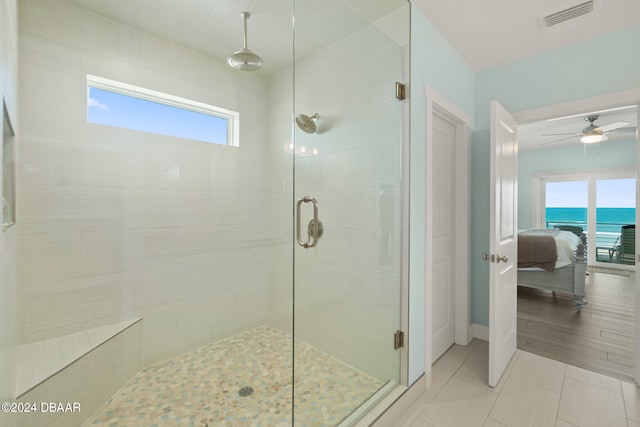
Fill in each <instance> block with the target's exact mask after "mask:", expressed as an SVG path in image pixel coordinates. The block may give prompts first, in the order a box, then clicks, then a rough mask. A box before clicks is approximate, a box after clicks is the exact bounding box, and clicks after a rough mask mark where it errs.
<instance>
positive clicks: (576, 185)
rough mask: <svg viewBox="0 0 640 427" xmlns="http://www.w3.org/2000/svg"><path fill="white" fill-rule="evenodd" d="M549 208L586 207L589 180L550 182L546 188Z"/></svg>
mask: <svg viewBox="0 0 640 427" xmlns="http://www.w3.org/2000/svg"><path fill="white" fill-rule="evenodd" d="M545 193H546V194H545V195H546V199H547V200H546V207H548V208H586V207H587V200H588V197H589V192H588V183H587V181H561V182H548V183H547V185H546V188H545Z"/></svg>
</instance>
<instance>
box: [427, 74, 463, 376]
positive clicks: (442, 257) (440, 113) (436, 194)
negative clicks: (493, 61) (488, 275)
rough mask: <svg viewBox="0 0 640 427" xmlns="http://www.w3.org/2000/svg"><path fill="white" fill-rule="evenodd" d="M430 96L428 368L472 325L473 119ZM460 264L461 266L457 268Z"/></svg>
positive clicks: (439, 97)
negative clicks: (471, 213)
mask: <svg viewBox="0 0 640 427" xmlns="http://www.w3.org/2000/svg"><path fill="white" fill-rule="evenodd" d="M425 97H426V124H427V127H426V160H425V174H426V182H425V187H426V201H427V205H426V209H425V216H426V236H425V242H426V248H425V249H426V251H425V252H426V253H425V255H426V256H425V277H426V296H427V297H426V312H427V313H428V314H427V318H426V319H425V320H426V330H427V331H428V333H427V339H426V366H425V372H427V373H428V372H430V371H431V365H432V364H433V363H434V362H435V361H436V360H437V359H438V358H439V357H440V356H441V355H442V354H443V353H444V352H445V351H446V350H447V349H448V348H449V347H450V346H451V345H453V344H454V343H455V344H460V345H467V344H468V343H469V341H470V340H471V338H472V333H471V327H470V323H469V305H470V304H469V228H470V225H469V222H470V215H469V140H470V136H469V124H470V122H471V119H470V117H469V116H468V115H467V114H466V113H465V112H463V111H462V110H460V109H459V108H458V107H456V106H455V105H454V104H453V103H452V102H450V101H449V100H448V99H446V98H445V97H444V96H442V95H440V94H439V93H438V92H437V91H435V90H434V89H432V88H431V87H429V86H428V85H427V86H425ZM454 266H455V268H454Z"/></svg>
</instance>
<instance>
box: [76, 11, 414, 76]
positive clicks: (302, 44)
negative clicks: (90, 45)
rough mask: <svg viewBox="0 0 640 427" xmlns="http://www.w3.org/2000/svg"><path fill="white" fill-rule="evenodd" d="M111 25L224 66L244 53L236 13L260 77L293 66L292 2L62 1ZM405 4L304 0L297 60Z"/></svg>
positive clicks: (298, 25)
mask: <svg viewBox="0 0 640 427" xmlns="http://www.w3.org/2000/svg"><path fill="white" fill-rule="evenodd" d="M66 1H67V2H68V3H71V4H74V5H76V6H79V7H82V8H84V9H88V10H90V11H92V12H95V13H97V14H100V15H103V16H105V17H107V18H109V19H113V20H115V21H118V22H122V23H124V24H126V25H129V26H132V27H134V28H138V29H140V30H143V31H145V32H147V33H149V34H153V35H156V36H158V37H162V38H164V39H166V40H171V41H174V42H176V43H178V44H180V45H182V46H186V47H189V48H192V49H194V50H196V51H199V52H202V53H205V54H207V55H210V56H213V57H215V58H219V59H221V60H225V59H226V57H227V56H228V55H230V54H231V53H233V52H236V51H237V50H239V49H240V48H242V42H243V34H242V32H243V21H242V18H241V16H240V12H243V11H247V12H249V13H251V17H250V18H249V20H248V23H247V27H248V31H247V33H248V42H247V46H248V47H249V49H251V50H252V51H253V52H254V53H256V54H258V55H259V56H260V57H262V59H263V61H264V66H263V68H262V70H260V71H258V73H260V74H265V75H270V74H272V73H274V72H276V71H278V70H280V69H282V68H283V67H285V66H287V65H289V64H290V63H291V58H292V50H291V40H292V36H291V34H292V33H291V31H292V25H293V23H292V18H291V5H292V1H291V0H109V1H105V0H66ZM406 4H407V0H306V1H297V2H296V40H295V43H296V56H297V57H298V58H303V57H305V56H307V55H309V54H311V53H313V52H315V51H316V50H318V49H320V48H322V47H324V46H327V45H330V44H331V43H334V42H335V41H337V40H339V39H341V38H343V37H344V36H346V35H347V34H350V33H352V32H354V31H356V30H357V29H359V28H362V27H364V26H365V25H367V24H368V23H370V22H375V21H377V20H379V19H380V18H382V17H384V16H387V15H389V14H390V13H391V12H392V11H395V10H398V9H399V8H401V7H402V6H405V5H406Z"/></svg>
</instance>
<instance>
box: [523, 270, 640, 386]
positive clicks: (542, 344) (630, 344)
mask: <svg viewBox="0 0 640 427" xmlns="http://www.w3.org/2000/svg"><path fill="white" fill-rule="evenodd" d="M634 286H635V273H631V274H630V275H629V276H620V275H613V274H606V273H596V272H591V273H590V274H589V276H588V277H587V300H588V301H589V304H588V305H587V306H586V307H585V308H584V309H583V310H582V313H578V312H577V310H576V309H575V305H574V304H573V303H572V301H571V300H572V296H570V295H563V294H560V293H557V294H556V295H555V296H554V295H553V294H552V292H550V291H541V290H537V289H529V288H524V287H522V286H519V287H518V348H519V349H521V350H525V351H528V352H531V353H535V354H538V355H540V356H545V357H548V358H550V359H554V360H557V361H560V362H563V363H567V364H570V365H574V366H578V367H580V368H584V369H588V370H591V371H595V372H600V373H603V374H606V375H609V376H611V377H614V378H618V379H621V380H625V381H631V380H632V379H633V369H634V368H633V366H634V357H635V293H634Z"/></svg>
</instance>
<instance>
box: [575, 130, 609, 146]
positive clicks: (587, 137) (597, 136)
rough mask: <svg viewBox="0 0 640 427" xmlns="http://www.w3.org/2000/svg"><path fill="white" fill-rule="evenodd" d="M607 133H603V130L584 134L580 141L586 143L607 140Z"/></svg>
mask: <svg viewBox="0 0 640 427" xmlns="http://www.w3.org/2000/svg"><path fill="white" fill-rule="evenodd" d="M607 139H609V138H607V135H603V134H602V132H600V133H598V132H593V133H589V134H583V135H582V137H581V138H580V142H582V143H584V144H595V143H596V142H601V141H606V140H607Z"/></svg>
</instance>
